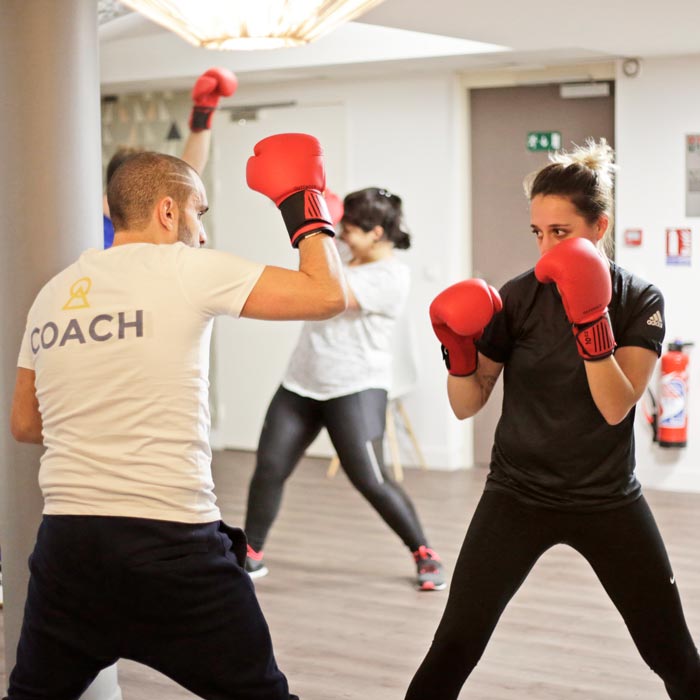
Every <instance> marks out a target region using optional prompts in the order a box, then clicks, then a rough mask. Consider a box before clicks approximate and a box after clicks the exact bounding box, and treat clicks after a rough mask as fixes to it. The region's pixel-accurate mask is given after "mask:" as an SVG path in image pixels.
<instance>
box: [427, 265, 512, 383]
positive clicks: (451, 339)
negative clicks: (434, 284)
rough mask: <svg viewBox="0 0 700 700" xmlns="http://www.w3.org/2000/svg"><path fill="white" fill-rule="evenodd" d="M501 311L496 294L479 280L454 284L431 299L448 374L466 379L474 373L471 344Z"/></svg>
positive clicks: (433, 315) (473, 354) (434, 325)
mask: <svg viewBox="0 0 700 700" xmlns="http://www.w3.org/2000/svg"><path fill="white" fill-rule="evenodd" d="M502 308H503V302H502V301H501V297H500V295H499V294H498V292H497V291H496V290H495V289H494V288H493V287H492V286H491V285H488V284H486V282H484V280H480V279H473V280H465V281H464V282H458V283H457V284H453V285H452V286H451V287H448V288H447V289H445V291H443V292H440V294H438V295H437V296H436V297H435V299H433V303H432V304H431V305H430V320H431V322H432V324H433V330H434V331H435V335H436V336H437V337H438V340H439V341H440V342H441V343H442V358H443V360H445V365H446V366H447V369H448V371H449V373H450V374H453V375H455V376H457V377H466V376H467V375H470V374H474V372H476V367H477V352H476V345H475V344H474V341H475V340H477V339H478V338H480V337H481V334H482V333H483V331H484V328H486V326H487V325H488V323H489V321H490V320H491V319H492V318H493V315H494V314H496V313H498V312H499V311H500V310H501V309H502Z"/></svg>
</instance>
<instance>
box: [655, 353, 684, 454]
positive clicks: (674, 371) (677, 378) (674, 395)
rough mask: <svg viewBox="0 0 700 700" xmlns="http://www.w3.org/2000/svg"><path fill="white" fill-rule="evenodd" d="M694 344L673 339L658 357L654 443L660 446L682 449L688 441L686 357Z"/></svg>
mask: <svg viewBox="0 0 700 700" xmlns="http://www.w3.org/2000/svg"><path fill="white" fill-rule="evenodd" d="M692 345H693V343H684V342H682V341H681V340H674V341H673V342H671V343H669V344H668V346H667V351H666V352H665V353H664V354H663V355H662V356H661V379H660V383H659V400H658V416H657V421H656V423H657V425H656V440H657V441H658V443H659V446H661V447H685V446H686V444H687V442H688V359H689V358H688V355H687V353H685V352H683V349H684V348H687V347H690V346H692Z"/></svg>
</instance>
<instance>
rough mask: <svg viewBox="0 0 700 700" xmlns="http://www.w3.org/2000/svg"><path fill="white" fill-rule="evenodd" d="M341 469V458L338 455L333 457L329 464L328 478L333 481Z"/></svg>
mask: <svg viewBox="0 0 700 700" xmlns="http://www.w3.org/2000/svg"><path fill="white" fill-rule="evenodd" d="M338 469H340V458H339V457H338V455H333V459H331V461H330V462H329V463H328V469H327V470H326V476H327V477H328V478H329V479H332V478H333V477H334V476H335V475H336V474H337V473H338Z"/></svg>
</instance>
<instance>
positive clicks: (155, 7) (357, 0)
mask: <svg viewBox="0 0 700 700" xmlns="http://www.w3.org/2000/svg"><path fill="white" fill-rule="evenodd" d="M122 2H123V3H124V4H125V5H128V6H129V7H131V8H132V9H133V10H136V11H137V12H140V13H141V14H142V15H145V16H146V17H148V18H149V19H151V20H153V21H154V22H156V23H157V24H160V25H162V26H163V27H166V28H167V29H170V30H171V31H173V32H175V33H176V34H178V35H179V36H181V37H182V38H183V39H185V40H186V41H188V42H190V43H191V44H194V45H195V46H201V47H204V48H207V49H276V48H282V47H285V46H300V45H303V44H308V43H309V42H310V41H314V40H315V39H318V38H319V37H320V36H322V35H323V34H326V33H328V32H330V31H331V30H333V29H335V28H336V27H337V26H338V25H340V24H342V23H343V22H348V21H350V20H352V19H355V18H356V17H358V16H359V15H360V14H362V13H363V12H366V11H367V10H369V9H370V8H372V7H374V6H375V5H379V3H380V2H383V0H122Z"/></svg>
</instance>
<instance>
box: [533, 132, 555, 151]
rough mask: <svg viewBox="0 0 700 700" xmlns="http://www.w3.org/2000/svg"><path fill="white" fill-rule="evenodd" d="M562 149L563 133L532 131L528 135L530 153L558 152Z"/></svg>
mask: <svg viewBox="0 0 700 700" xmlns="http://www.w3.org/2000/svg"><path fill="white" fill-rule="evenodd" d="M560 148H561V132H559V131H530V132H529V133H528V135H527V150H528V151H556V150H558V149H560Z"/></svg>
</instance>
